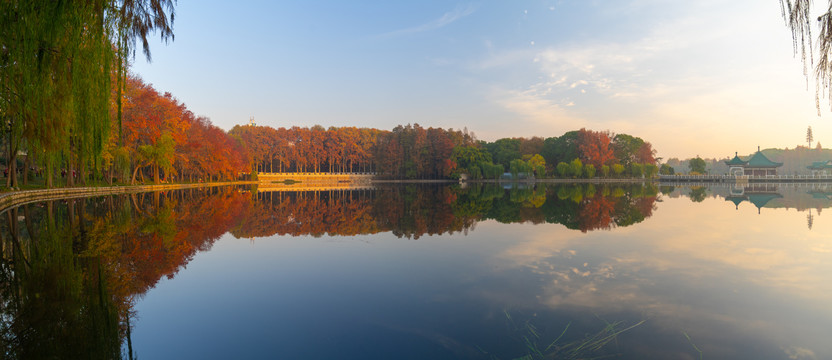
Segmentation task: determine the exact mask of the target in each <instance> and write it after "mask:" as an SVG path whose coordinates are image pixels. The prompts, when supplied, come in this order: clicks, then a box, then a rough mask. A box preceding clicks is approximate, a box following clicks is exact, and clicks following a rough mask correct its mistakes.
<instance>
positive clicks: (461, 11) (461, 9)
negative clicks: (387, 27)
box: [381, 4, 477, 38]
mask: <svg viewBox="0 0 832 360" xmlns="http://www.w3.org/2000/svg"><path fill="white" fill-rule="evenodd" d="M476 10H477V7H476V6H475V5H474V4H468V5H466V6H461V5H460V6H457V7H456V8H455V9H454V10H453V11H449V12H446V13H445V14H444V15H442V16H441V17H439V18H438V19H435V20H433V21H430V22H427V23H424V24H421V25H417V26H413V27H409V28H405V29H399V30H395V31H391V32H388V33H386V34H384V35H381V37H383V38H391V37H397V36H402V35H410V34H416V33H420V32H425V31H431V30H436V29H439V28H442V27H445V26H447V25H450V24H451V23H453V22H454V21H457V20H459V19H462V18H464V17H466V16H468V15H471V14H473V13H474V11H476Z"/></svg>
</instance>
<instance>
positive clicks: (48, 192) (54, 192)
mask: <svg viewBox="0 0 832 360" xmlns="http://www.w3.org/2000/svg"><path fill="white" fill-rule="evenodd" d="M256 184H258V182H256V181H229V182H210V183H191V184H158V185H155V184H154V185H125V186H117V185H116V186H101V187H71V188H54V189H41V190H18V191H11V192H6V193H2V194H0V213H2V212H4V211H6V210H8V209H11V208H13V207H17V206H21V205H26V204H31V203H35V202H40V201H53V200H61V199H76V198H84V197H91V196H103V195H116V194H133V193H143V192H151V191H160V190H178V189H193V188H201V187H215V186H228V185H256Z"/></svg>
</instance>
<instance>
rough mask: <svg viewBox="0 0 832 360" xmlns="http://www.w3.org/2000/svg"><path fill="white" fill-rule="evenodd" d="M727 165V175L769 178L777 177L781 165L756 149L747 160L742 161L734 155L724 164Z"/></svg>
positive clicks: (758, 148)
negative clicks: (770, 176)
mask: <svg viewBox="0 0 832 360" xmlns="http://www.w3.org/2000/svg"><path fill="white" fill-rule="evenodd" d="M725 165H728V175H733V176H769V175H777V168H778V167H781V166H783V163H779V162H774V161H771V160H769V159H768V158H767V157H766V156H765V155H763V153H762V152H761V151H760V147H759V146H758V147H757V152H756V153H754V155H752V156H751V158H750V159H748V160H743V159H741V158H740V157H739V155H737V153H734V158H733V159H731V160H728V161H726V162H725Z"/></svg>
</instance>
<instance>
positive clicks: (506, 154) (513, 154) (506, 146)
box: [485, 138, 520, 168]
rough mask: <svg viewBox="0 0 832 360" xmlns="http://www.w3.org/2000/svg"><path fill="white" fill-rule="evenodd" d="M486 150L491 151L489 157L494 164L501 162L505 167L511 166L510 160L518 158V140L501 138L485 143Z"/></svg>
mask: <svg viewBox="0 0 832 360" xmlns="http://www.w3.org/2000/svg"><path fill="white" fill-rule="evenodd" d="M485 148H486V150H488V152H489V153H491V159H492V161H493V162H494V163H495V164H501V165H503V167H505V168H510V167H511V161H512V160H514V159H519V158H520V140H519V139H509V138H503V139H499V140H497V141H495V142H493V143H487V144H485Z"/></svg>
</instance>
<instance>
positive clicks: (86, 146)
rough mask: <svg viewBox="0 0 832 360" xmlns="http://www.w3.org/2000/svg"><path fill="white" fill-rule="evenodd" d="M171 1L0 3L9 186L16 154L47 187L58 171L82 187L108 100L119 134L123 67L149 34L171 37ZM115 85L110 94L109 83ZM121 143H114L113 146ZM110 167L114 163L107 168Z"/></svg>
mask: <svg viewBox="0 0 832 360" xmlns="http://www.w3.org/2000/svg"><path fill="white" fill-rule="evenodd" d="M174 1H175V0H80V1H54V0H6V1H0V23H2V24H3V26H0V127H2V129H3V131H2V132H3V135H4V138H5V145H6V148H5V149H3V152H4V153H5V154H6V155H7V156H6V159H7V166H8V173H9V176H8V178H7V180H6V186H11V187H16V186H18V184H17V176H16V173H17V171H15V170H16V169H15V168H16V163H17V155H18V153H19V152H21V151H24V152H26V154H27V155H28V156H27V160H30V159H32V158H37V159H39V162H41V163H42V164H43V165H45V167H46V179H47V186H48V187H52V186H53V176H54V175H55V174H56V172H57V167H58V166H59V165H61V164H62V165H64V166H66V167H68V171H67V174H68V176H67V178H68V185H73V181H74V178H73V176H72V173H73V170H74V169H77V170H78V172H77V173H78V174H80V176H79V179H81V181H82V182H83V181H85V180H84V179H85V176H84V174H86V173H87V169H86V166H92V167H93V169H94V170H95V172H98V171H100V170H102V169H101V167H102V155H103V153H104V150H105V147H106V146H107V144H109V143H110V141H109V140H110V136H111V129H112V128H113V127H112V126H111V125H112V124H111V121H112V120H111V116H112V114H111V110H112V107H113V103H112V102H111V99H112V98H113V97H115V107H116V109H115V111H114V113H115V117H116V118H117V119H118V126H117V129H118V130H119V136H120V129H121V92H122V89H123V87H124V78H125V77H126V68H127V64H128V61H129V60H130V59H131V58H132V57H135V51H136V48H137V46H136V43H137V42H138V41H141V43H142V48H143V52H144V54H145V56H146V57H147V58H148V60H149V59H150V50H149V41H148V36H149V35H150V34H151V33H153V32H158V33H159V34H160V36H161V38H162V40H165V41H167V40H169V39H172V38H173V30H172V23H173V3H174ZM114 80H115V83H116V84H115V88H116V89H115V90H116V91H113V89H112V85H113V84H112V83H113V81H114ZM119 144H120V143H119ZM111 163H113V162H111Z"/></svg>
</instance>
